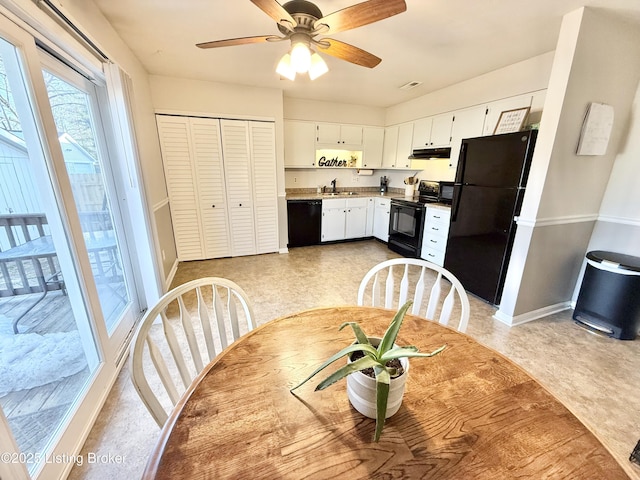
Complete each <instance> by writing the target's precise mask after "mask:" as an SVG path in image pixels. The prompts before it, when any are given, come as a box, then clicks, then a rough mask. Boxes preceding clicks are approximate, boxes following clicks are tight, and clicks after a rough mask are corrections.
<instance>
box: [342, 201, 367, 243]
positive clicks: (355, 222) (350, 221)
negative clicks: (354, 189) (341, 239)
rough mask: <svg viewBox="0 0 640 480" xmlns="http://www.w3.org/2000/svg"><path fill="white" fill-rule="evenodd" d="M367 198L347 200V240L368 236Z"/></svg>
mask: <svg viewBox="0 0 640 480" xmlns="http://www.w3.org/2000/svg"><path fill="white" fill-rule="evenodd" d="M368 207H369V201H368V199H367V198H349V199H347V218H346V225H345V238H363V237H366V236H367V210H368Z"/></svg>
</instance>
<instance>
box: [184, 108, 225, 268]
mask: <svg viewBox="0 0 640 480" xmlns="http://www.w3.org/2000/svg"><path fill="white" fill-rule="evenodd" d="M189 124H190V126H191V146H192V151H193V160H194V163H195V166H196V179H197V192H198V199H199V208H200V217H201V224H202V237H203V243H204V255H203V256H202V257H201V258H220V257H229V256H231V241H230V239H229V223H228V220H227V198H226V188H225V181H224V168H223V161H222V143H221V140H220V121H219V120H217V119H213V118H190V119H189Z"/></svg>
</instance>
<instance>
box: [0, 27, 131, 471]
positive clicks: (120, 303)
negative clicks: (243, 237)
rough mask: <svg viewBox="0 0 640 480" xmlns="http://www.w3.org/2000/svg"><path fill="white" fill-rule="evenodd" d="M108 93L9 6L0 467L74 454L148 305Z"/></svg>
mask: <svg viewBox="0 0 640 480" xmlns="http://www.w3.org/2000/svg"><path fill="white" fill-rule="evenodd" d="M105 99H106V92H105V88H104V85H103V84H101V83H100V81H99V80H95V79H93V80H89V79H88V78H86V77H85V76H83V75H81V74H80V73H78V72H77V71H75V70H74V69H71V68H70V67H69V66H68V65H65V64H63V63H61V62H59V61H58V60H56V59H53V58H51V57H50V56H49V55H47V54H44V53H43V52H39V51H38V49H37V48H36V46H35V42H34V39H33V37H31V36H30V35H29V34H27V33H25V32H24V31H23V30H21V29H19V28H17V27H16V25H15V24H12V23H11V22H8V21H7V20H6V19H5V18H4V17H2V16H0V407H1V411H0V452H2V453H3V454H4V455H5V456H3V459H5V458H10V459H11V462H9V463H7V462H4V461H3V462H0V478H16V479H21V478H29V477H33V478H58V477H59V476H61V475H63V474H64V473H65V472H68V471H69V470H70V469H71V467H72V466H73V465H74V463H77V458H74V456H73V455H72V454H73V452H77V451H78V450H79V447H80V444H81V442H82V439H83V436H84V435H86V433H87V431H88V429H87V426H88V425H89V424H90V422H91V420H92V418H94V416H95V415H96V414H97V411H96V407H95V406H96V405H100V404H101V403H102V401H103V399H104V397H105V395H106V389H105V385H108V383H109V382H110V381H112V380H113V379H114V378H115V375H116V371H117V368H118V361H119V359H120V358H121V356H122V354H123V346H124V345H125V343H126V338H127V335H128V334H129V332H130V331H131V329H132V328H133V325H134V322H135V320H136V317H137V316H138V315H139V313H140V310H141V308H140V306H139V304H138V296H137V293H136V284H135V278H134V277H135V276H134V275H133V264H132V262H131V258H130V252H129V247H128V245H129V244H130V243H129V241H128V238H127V229H126V228H125V224H124V223H123V221H122V215H121V208H122V205H123V203H124V202H125V200H126V198H124V195H121V194H120V189H119V186H118V181H117V179H118V175H117V168H118V167H117V162H116V161H115V160H114V158H113V157H112V156H110V154H111V153H112V152H110V151H109V148H108V147H107V146H108V145H109V136H110V135H111V133H110V129H109V127H108V125H109V115H108V111H105V110H104V109H105V108H107V106H108V102H107V101H106V100H105ZM7 455H9V456H7ZM52 459H56V461H51V460H52Z"/></svg>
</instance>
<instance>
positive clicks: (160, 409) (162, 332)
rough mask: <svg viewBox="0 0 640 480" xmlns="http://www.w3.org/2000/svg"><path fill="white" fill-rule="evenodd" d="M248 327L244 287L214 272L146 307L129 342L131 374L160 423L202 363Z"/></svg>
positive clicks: (249, 308)
mask: <svg viewBox="0 0 640 480" xmlns="http://www.w3.org/2000/svg"><path fill="white" fill-rule="evenodd" d="M254 327H255V324H254V315H253V307H252V306H251V303H250V302H249V300H248V297H247V295H246V294H245V292H244V291H243V290H242V289H241V288H240V287H239V286H238V285H237V284H235V283H234V282H232V281H230V280H227V279H224V278H218V277H206V278H200V279H197V280H193V281H190V282H187V283H185V284H183V285H180V286H178V287H176V288H174V289H172V290H170V291H169V292H167V293H166V294H165V295H163V296H162V297H161V298H160V299H159V300H158V302H157V303H156V305H155V306H153V308H151V309H149V310H148V311H147V313H146V314H145V315H144V317H143V318H142V320H141V321H140V324H139V325H138V328H137V331H136V334H135V337H134V339H133V342H132V344H131V359H130V362H131V379H132V381H133V385H134V387H135V389H136V391H137V392H138V395H140V398H141V399H142V402H143V403H144V405H145V406H146V407H147V409H148V410H149V413H151V416H152V417H153V418H154V420H155V421H156V422H157V424H158V425H159V426H160V427H162V426H163V425H164V423H165V422H166V421H167V418H168V412H170V410H171V409H172V408H173V406H175V405H176V403H177V402H178V400H179V399H180V397H181V395H182V394H183V393H184V391H185V390H186V389H187V388H188V387H189V385H190V384H191V382H192V381H193V379H194V378H195V377H196V376H197V375H198V373H200V372H201V371H202V370H203V368H204V367H205V365H207V363H209V362H210V361H211V360H212V359H213V358H214V357H215V356H216V355H218V354H219V353H220V351H222V350H223V349H225V348H226V347H227V346H228V345H230V344H231V343H233V342H234V341H235V340H236V339H238V338H239V337H240V336H241V335H242V334H244V333H246V332H248V331H251V330H252V329H253V328H254Z"/></svg>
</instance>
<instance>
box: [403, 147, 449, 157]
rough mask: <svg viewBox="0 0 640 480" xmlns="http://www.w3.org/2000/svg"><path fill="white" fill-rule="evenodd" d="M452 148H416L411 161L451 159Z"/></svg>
mask: <svg viewBox="0 0 640 480" xmlns="http://www.w3.org/2000/svg"><path fill="white" fill-rule="evenodd" d="M450 157H451V147H441V148H416V149H414V150H413V152H411V155H409V159H410V160H416V159H422V160H429V159H432V158H450Z"/></svg>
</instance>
